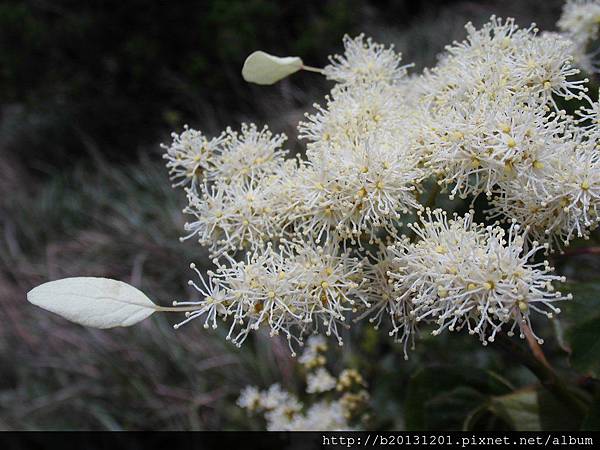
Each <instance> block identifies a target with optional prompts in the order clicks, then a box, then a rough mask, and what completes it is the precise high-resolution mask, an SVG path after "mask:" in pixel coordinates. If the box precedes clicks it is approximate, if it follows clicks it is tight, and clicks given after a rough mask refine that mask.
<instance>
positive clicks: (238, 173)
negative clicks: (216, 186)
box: [211, 123, 287, 183]
mask: <svg viewBox="0 0 600 450" xmlns="http://www.w3.org/2000/svg"><path fill="white" fill-rule="evenodd" d="M286 140H287V137H286V136H285V135H284V134H277V135H273V133H271V131H269V129H268V127H266V126H265V127H264V128H263V129H262V130H260V131H259V130H258V127H257V126H256V125H255V124H250V125H248V124H245V123H244V124H242V128H241V131H240V132H237V131H234V130H232V129H231V128H228V129H227V130H226V134H225V139H224V141H223V145H222V147H221V149H220V150H221V151H220V152H219V154H218V155H216V157H215V158H214V161H213V165H214V170H213V171H212V172H211V177H212V179H213V180H218V181H224V182H228V183H229V182H231V181H232V180H235V179H239V178H240V177H248V178H252V177H259V176H261V175H265V174H272V173H274V172H275V171H276V170H277V168H278V166H280V165H281V164H282V162H283V158H284V156H285V155H286V153H287V151H286V150H282V149H281V146H282V144H283V143H284V142H285V141H286Z"/></svg>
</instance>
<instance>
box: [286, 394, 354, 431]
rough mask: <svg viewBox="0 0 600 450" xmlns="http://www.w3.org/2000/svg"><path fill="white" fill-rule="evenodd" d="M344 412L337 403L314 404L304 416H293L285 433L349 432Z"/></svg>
mask: <svg viewBox="0 0 600 450" xmlns="http://www.w3.org/2000/svg"><path fill="white" fill-rule="evenodd" d="M345 411H346V409H345V408H344V406H343V405H342V404H341V403H340V402H339V401H336V402H326V401H322V402H319V403H316V404H314V405H312V406H311V407H310V408H309V409H308V410H307V411H306V414H304V415H298V416H295V417H294V418H293V420H292V421H291V422H290V424H289V428H287V429H286V431H351V430H352V428H351V427H350V425H349V424H348V421H347V420H346V416H345Z"/></svg>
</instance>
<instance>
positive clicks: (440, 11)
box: [0, 0, 598, 430]
mask: <svg viewBox="0 0 600 450" xmlns="http://www.w3.org/2000/svg"><path fill="white" fill-rule="evenodd" d="M434 3H435V2H434ZM561 3H562V2H561V1H558V0H552V1H532V2H520V1H516V0H511V1H507V2H499V1H481V2H475V1H459V2H454V4H453V5H452V6H448V7H440V6H439V5H438V4H437V3H435V5H436V6H435V8H434V6H432V5H433V3H432V4H430V5H429V8H428V7H423V8H421V9H418V11H417V12H416V13H415V14H416V15H415V16H414V17H404V16H402V17H399V19H398V21H396V19H395V17H396V16H394V14H403V13H405V12H406V11H408V10H409V9H410V8H409V7H408V6H407V5H408V3H405V2H400V1H389V2H387V3H386V8H387V9H380V10H378V9H375V8H374V7H373V6H369V5H367V4H364V5H362V4H361V7H360V8H359V11H360V12H361V14H362V15H361V19H360V23H359V24H358V25H359V27H360V29H361V30H365V31H366V32H368V33H370V34H372V35H373V36H374V37H375V38H376V39H379V40H381V41H382V42H385V43H392V42H393V43H396V46H397V48H398V49H399V50H401V51H403V52H404V54H405V58H404V59H405V61H406V62H410V61H416V63H417V65H418V66H419V67H423V66H427V65H431V64H433V63H434V62H435V55H436V54H437V53H438V52H439V51H441V50H442V48H443V45H445V44H447V43H448V42H449V41H451V40H452V39H455V38H461V37H462V36H463V35H464V30H463V25H464V23H465V22H466V21H467V20H473V21H474V22H476V23H482V22H483V21H485V20H487V18H488V17H489V15H491V14H492V13H497V14H498V15H503V16H509V15H512V16H515V17H517V18H518V21H519V23H521V24H522V25H527V24H528V23H529V22H531V21H532V20H535V21H537V22H538V23H539V24H540V25H541V26H542V27H543V28H546V29H549V28H551V27H552V25H553V23H554V21H555V20H556V17H557V16H558V10H559V8H560V4H561ZM363 13H364V14H363ZM232 14H233V12H232ZM236 14H238V15H239V14H241V13H240V11H237V12H235V14H233V16H234V17H237V16H236ZM328 14H329V16H335V17H338V19H336V27H337V26H339V25H340V23H345V22H344V20H346V19H344V18H343V16H344V14H342V12H339V11H337V12H336V11H330V12H329V13H328ZM242 15H243V14H242ZM277 26H282V25H281V24H279V25H277ZM312 26H313V27H316V28H317V29H318V30H320V31H318V33H317V35H318V36H323V35H327V33H326V31H327V27H328V26H329V25H328V22H327V21H326V20H325V19H320V20H316V21H314V22H313V23H312ZM336 29H337V28H336ZM348 31H351V30H348ZM340 37H341V36H340ZM225 38H226V36H225V37H224V38H223V39H225ZM340 41H341V40H340ZM189 45H190V46H191V45H194V44H193V43H189ZM297 45H298V48H299V49H302V48H304V47H302V46H305V47H306V48H312V47H310V46H311V45H312V44H311V43H310V42H302V41H301V42H299V43H298V44H297ZM261 46H262V47H263V48H264V49H265V50H270V49H269V48H268V46H269V44H268V43H265V44H263V43H261ZM276 48H279V46H276ZM327 50H330V49H327ZM299 51H300V50H299ZM307 51H308V50H307ZM303 56H304V55H303ZM313 57H314V58H315V59H316V58H317V56H316V55H313ZM324 62H325V61H324V60H322V61H310V64H314V65H319V64H324ZM192 63H193V61H190V64H192ZM196 63H197V64H199V63H198V61H196ZM222 76H223V77H225V78H227V77H232V76H233V75H232V73H229V72H228V73H226V74H225V75H222ZM235 76H237V73H236V75H235ZM221 81H223V80H221ZM187 82H190V81H189V80H188V81H186V83H187ZM194 82H195V83H201V81H200V80H195V81H194ZM236 83H237V82H236ZM186 86H187V84H185V83H183V84H177V86H175V87H177V88H178V89H181V90H182V93H183V92H185V91H186ZM240 89H242V88H240V87H239V85H237V84H236V86H235V88H234V89H233V91H234V92H235V93H236V95H241V96H242V98H243V100H242V101H245V102H248V105H246V107H244V108H237V107H236V112H235V113H231V112H228V109H229V107H230V106H231V105H229V104H227V103H225V104H220V105H212V104H209V103H206V101H205V99H204V98H203V97H202V95H201V94H200V93H199V92H198V91H197V90H194V91H193V92H192V93H191V95H192V98H194V99H195V101H197V102H198V103H199V105H198V108H197V109H196V110H195V113H194V114H190V117H189V120H184V118H183V117H182V116H181V114H179V113H178V112H177V111H178V110H177V108H175V109H173V111H172V112H173V114H172V115H171V116H172V117H171V116H170V117H171V118H170V119H169V120H167V122H168V123H169V124H177V125H178V124H180V123H183V122H189V123H190V125H191V126H194V127H198V128H202V129H209V130H214V129H215V128H216V127H217V126H218V127H221V128H224V127H225V126H226V125H233V126H235V125H236V124H237V123H239V122H241V121H242V120H256V118H257V117H258V118H263V117H267V118H269V120H268V122H269V124H270V125H271V128H272V129H273V130H275V131H277V132H279V131H285V132H286V133H288V135H290V137H293V135H294V130H295V125H296V124H297V122H298V120H299V119H300V118H301V117H302V112H303V111H305V110H308V109H310V107H309V106H308V105H310V104H311V103H313V102H315V101H320V100H321V98H322V96H323V95H324V93H325V92H326V90H327V84H326V83H324V82H323V81H322V80H319V79H317V78H315V75H314V74H299V75H297V76H295V77H294V78H292V79H291V80H285V81H284V82H282V83H280V84H278V85H276V86H273V87H269V88H264V87H255V86H245V87H244V88H243V92H242V91H240ZM250 101H251V102H252V104H251V107H250ZM200 103H201V104H200ZM167 106H168V105H167ZM238 106H239V105H238ZM167 109H168V108H167ZM217 110H218V111H217ZM215 111H217V112H215ZM213 112H215V113H214V114H213ZM2 113H3V114H2V117H1V119H2V120H1V124H0V131H1V132H0V173H1V174H2V176H0V429H5V430H13V429H107V430H117V429H127V430H137V429H197V430H202V429H248V428H254V429H256V428H260V427H261V426H262V424H261V423H260V422H258V421H256V420H255V419H251V418H248V417H247V416H246V414H245V413H244V412H243V411H240V410H239V409H238V408H237V407H236V406H235V399H236V397H237V395H238V392H239V391H240V389H241V388H242V387H243V386H245V385H247V384H258V385H260V386H261V387H266V386H268V385H269V384H271V383H273V382H275V381H277V382H281V383H283V384H284V385H286V386H287V387H289V388H291V389H299V388H300V386H299V384H298V383H299V382H298V377H297V376H296V371H297V368H296V367H295V366H294V364H293V362H292V360H291V358H290V357H289V352H288V350H287V348H286V345H285V344H283V343H281V342H280V341H277V340H273V339H269V338H268V337H266V336H263V335H260V334H259V335H257V336H256V337H254V338H253V339H251V340H249V342H247V344H245V346H244V348H243V349H242V350H237V349H235V348H234V347H233V346H231V345H229V344H227V343H226V342H225V340H224V339H223V334H224V333H223V331H224V329H222V330H218V331H217V332H208V331H206V330H204V329H203V328H202V327H201V326H198V324H197V323H191V324H189V325H188V326H186V327H184V328H182V329H180V330H178V331H177V332H175V331H174V330H173V329H172V328H171V324H172V322H173V321H174V320H175V318H174V317H170V316H156V317H153V318H152V319H150V320H148V321H146V322H143V323H141V324H140V325H138V326H136V327H133V328H131V329H120V330H110V331H97V330H89V329H84V328H82V327H79V326H77V325H73V324H71V323H68V322H66V321H65V320H62V319H60V318H58V317H56V316H54V315H52V314H49V313H46V312H44V311H42V310H40V309H37V308H35V307H33V306H31V305H29V304H28V303H27V302H26V300H25V293H26V292H27V291H28V290H29V289H31V288H32V287H33V286H35V285H37V284H39V283H42V282H44V281H47V280H49V279H55V278H60V277H67V276H75V275H94V276H106V277H112V278H118V279H122V280H124V281H127V282H130V283H132V284H134V285H135V286H137V287H139V288H141V289H142V290H144V292H146V293H147V294H149V295H150V296H151V297H152V298H153V299H155V300H156V301H157V302H160V303H163V304H167V303H169V302H170V301H172V300H174V299H181V298H193V297H194V296H195V292H192V291H190V290H189V289H188V287H187V283H186V282H187V279H188V277H189V276H190V275H191V273H190V271H189V270H188V264H189V262H191V261H195V262H196V263H197V264H199V265H206V264H208V262H207V261H206V253H205V252H203V251H202V249H201V248H200V247H199V246H198V245H197V244H195V243H194V242H186V243H183V244H182V243H180V242H179V241H178V237H179V236H180V234H181V230H182V226H183V222H184V221H185V218H184V217H183V216H182V214H181V209H182V207H183V206H184V204H185V198H184V196H183V195H182V194H181V193H180V192H178V191H175V190H172V189H171V188H170V183H169V181H168V179H167V175H166V171H165V170H164V168H163V166H162V159H161V158H160V155H159V153H158V146H157V145H154V146H148V145H147V144H143V143H142V141H144V140H145V138H144V139H141V138H140V139H138V138H137V137H136V136H135V134H136V132H137V133H141V130H126V131H124V133H127V134H128V139H127V140H126V142H132V141H133V142H136V145H135V146H134V147H135V149H134V150H135V151H137V156H136V157H133V158H132V157H129V158H125V159H124V160H125V161H129V162H123V161H121V162H119V163H115V162H114V161H112V162H111V161H109V160H108V158H107V157H106V155H107V154H111V155H114V154H115V152H116V153H119V152H120V151H122V152H125V153H130V154H131V152H132V151H134V150H132V149H130V148H112V147H111V148H108V144H107V142H104V141H102V139H100V138H99V137H98V136H97V135H93V134H88V133H87V132H86V131H85V130H82V129H79V130H78V132H77V133H78V134H77V137H78V145H79V146H80V147H81V150H80V155H79V156H78V157H77V158H74V159H71V158H68V159H66V160H63V163H57V159H56V157H55V156H56V155H54V154H52V152H53V151H54V150H55V149H57V148H59V147H60V145H61V141H60V133H55V132H53V133H54V134H52V133H51V134H47V133H45V132H40V127H41V129H46V128H48V127H49V128H52V129H53V130H55V131H56V130H57V129H58V130H60V129H62V128H61V127H64V126H69V127H71V126H72V125H73V124H71V123H67V124H65V123H64V121H65V120H67V119H68V117H70V116H69V115H68V114H67V115H66V116H65V115H63V114H59V111H53V110H52V109H51V108H50V109H48V110H44V109H43V108H42V109H38V110H36V111H35V114H32V113H31V112H29V111H28V110H27V109H24V108H23V106H22V105H20V104H18V103H12V104H11V105H4V106H3V107H2ZM65 117H67V118H65ZM215 117H218V118H219V119H221V118H224V117H228V118H229V120H228V121H227V122H224V123H221V121H220V120H219V123H218V124H217V123H215V122H216V119H215ZM61 121H63V123H62V125H61V126H58V128H57V127H56V126H55V125H52V124H54V123H55V122H61ZM48 136H50V137H52V139H56V141H54V140H53V141H52V142H51V145H50V146H49V150H48V155H46V156H47V157H46V156H45V155H44V153H43V152H40V151H39V149H40V148H41V147H42V148H43V141H44V139H48ZM69 139H70V138H69ZM32 143H34V144H35V151H28V149H29V148H30V145H33V144H32ZM69 145H72V142H70V141H69ZM40 146H41V147H40ZM290 147H292V148H294V149H298V145H297V144H296V142H295V141H294V140H293V138H292V139H291V142H290ZM31 148H33V147H31ZM59 161H60V159H59ZM579 258H588V259H586V260H585V261H581V260H577V261H578V264H579V263H582V264H583V265H587V266H588V267H591V270H590V271H589V273H588V275H590V276H592V275H593V273H597V267H598V261H597V258H596V259H593V260H591V261H590V259H589V258H591V257H589V256H586V255H583V256H581V257H579ZM590 264H591V266H590ZM561 269H562V270H564V271H565V272H567V273H569V272H571V273H572V274H573V275H576V272H577V273H579V274H580V275H581V272H580V271H578V269H577V270H575V269H574V268H573V266H569V265H566V266H565V265H564V264H561ZM544 326H545V327H546V328H542V330H541V331H540V334H541V335H544V336H552V335H553V330H552V329H551V328H550V325H549V324H547V325H544ZM345 341H346V342H347V345H346V347H345V348H344V349H343V355H342V354H340V353H339V350H332V358H331V361H332V364H335V365H337V366H338V367H341V365H342V364H343V363H345V364H348V365H350V366H354V367H357V368H359V369H360V370H361V371H363V372H364V373H365V375H366V376H367V378H368V380H369V382H370V384H371V386H372V389H371V390H372V394H373V399H374V401H373V403H374V406H375V408H374V409H375V412H376V414H375V418H374V422H373V423H374V425H373V426H374V427H375V428H389V429H402V428H403V427H404V426H405V417H404V416H405V414H406V411H404V409H403V401H404V398H405V396H406V388H407V385H408V384H409V382H410V380H411V377H412V376H413V375H414V374H415V373H416V372H417V371H418V370H419V369H422V368H424V367H434V368H435V367H439V368H440V369H439V371H440V376H443V373H444V372H443V371H444V369H443V367H448V366H453V367H458V368H461V369H463V370H465V371H469V370H470V369H471V368H478V369H481V370H484V371H492V372H495V373H499V374H501V375H502V377H503V378H506V379H507V380H509V382H510V383H512V384H513V385H514V386H517V387H518V386H526V385H529V384H531V383H533V382H534V379H533V377H532V375H531V374H530V373H529V372H527V371H526V370H525V369H523V368H522V367H521V366H518V365H517V364H516V363H515V362H514V361H512V360H511V358H510V357H507V356H506V355H503V354H501V353H499V352H497V351H493V350H492V351H490V349H484V348H483V347H481V345H480V344H479V343H478V342H477V341H476V340H475V339H474V338H473V337H471V336H465V335H464V334H460V335H455V334H453V335H450V336H448V335H443V336H439V337H437V338H435V339H432V338H431V337H430V336H429V335H428V334H427V333H426V332H425V333H423V336H422V338H421V339H420V340H419V342H417V351H416V352H413V353H412V354H411V359H410V360H409V361H408V362H405V361H404V360H403V357H402V352H401V349H400V348H399V347H398V346H395V345H394V344H393V343H392V342H391V341H390V339H389V338H388V336H387V335H386V334H385V333H382V332H375V331H373V330H372V329H371V328H369V327H366V326H360V327H357V328H356V329H354V331H353V332H352V339H349V338H347V339H345ZM544 351H546V352H547V355H548V357H549V358H550V359H551V360H552V361H553V363H556V364H558V366H559V367H560V368H561V370H567V367H566V358H565V354H564V352H563V351H562V350H561V349H560V346H559V345H558V343H557V342H555V340H554V339H548V342H547V344H546V345H545V346H544ZM452 398H453V397H451V396H450V400H452Z"/></svg>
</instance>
